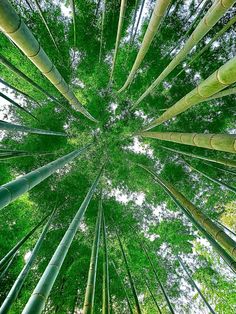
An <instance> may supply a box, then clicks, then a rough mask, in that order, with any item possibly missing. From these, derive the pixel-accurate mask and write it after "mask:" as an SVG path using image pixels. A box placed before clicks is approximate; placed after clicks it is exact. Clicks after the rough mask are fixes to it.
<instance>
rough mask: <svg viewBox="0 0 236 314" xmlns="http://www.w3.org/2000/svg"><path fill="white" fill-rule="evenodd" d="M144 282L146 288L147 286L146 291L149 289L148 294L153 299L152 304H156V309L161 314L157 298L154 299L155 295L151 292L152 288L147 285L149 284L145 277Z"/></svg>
mask: <svg viewBox="0 0 236 314" xmlns="http://www.w3.org/2000/svg"><path fill="white" fill-rule="evenodd" d="M145 284H146V286H147V288H148V291H149V293H150V295H151V297H152V300H153V302H154V304H155V305H156V308H157V310H158V313H159V314H162V312H161V309H160V307H159V305H158V303H157V300H156V298H155V296H154V294H153V292H152V289H151V287H150V286H149V284H148V282H147V279H145Z"/></svg>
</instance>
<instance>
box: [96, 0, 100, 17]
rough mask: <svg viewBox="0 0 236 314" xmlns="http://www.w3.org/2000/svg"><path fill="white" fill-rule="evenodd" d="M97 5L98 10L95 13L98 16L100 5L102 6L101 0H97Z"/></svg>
mask: <svg viewBox="0 0 236 314" xmlns="http://www.w3.org/2000/svg"><path fill="white" fill-rule="evenodd" d="M97 1H98V2H97V6H96V11H95V15H96V16H97V15H98V10H99V7H100V3H101V0H97Z"/></svg>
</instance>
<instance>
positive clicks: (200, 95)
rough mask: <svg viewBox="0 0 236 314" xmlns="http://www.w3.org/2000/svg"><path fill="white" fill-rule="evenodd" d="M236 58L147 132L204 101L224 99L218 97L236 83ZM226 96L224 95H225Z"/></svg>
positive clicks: (153, 124)
mask: <svg viewBox="0 0 236 314" xmlns="http://www.w3.org/2000/svg"><path fill="white" fill-rule="evenodd" d="M235 69H236V57H234V58H232V59H230V60H229V61H228V62H226V63H225V64H224V65H222V66H221V67H220V68H219V69H218V70H217V71H215V72H214V73H212V74H211V75H210V76H209V77H208V78H207V79H206V80H204V81H203V82H201V83H200V84H199V85H198V86H197V87H196V88H194V89H193V90H192V91H191V92H189V93H188V94H187V95H185V96H184V97H182V98H181V99H180V100H179V101H177V102H176V103H175V104H174V105H173V106H171V107H170V108H168V109H167V110H166V111H165V112H164V113H163V114H162V115H161V116H160V117H159V118H157V119H155V120H154V121H153V122H151V123H150V125H148V126H147V128H146V129H147V130H149V129H152V128H154V127H155V126H157V125H160V124H162V123H163V122H165V121H168V120H170V119H171V118H173V117H175V116H177V115H179V114H180V113H182V112H185V111H186V110H188V109H189V108H192V107H193V106H194V105H197V104H199V103H201V102H203V101H208V100H209V98H210V99H215V98H218V97H222V96H221V94H220V96H219V95H217V93H218V92H220V91H221V90H222V89H224V88H225V87H227V86H229V85H231V84H233V83H235V82H236V70H235ZM223 95H224V93H223ZM211 97H213V98H211Z"/></svg>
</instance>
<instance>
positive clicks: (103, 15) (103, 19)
mask: <svg viewBox="0 0 236 314" xmlns="http://www.w3.org/2000/svg"><path fill="white" fill-rule="evenodd" d="M105 14H106V0H104V5H103V10H102V23H101V38H100V49H99V63H101V59H102V48H103V31H104V21H105Z"/></svg>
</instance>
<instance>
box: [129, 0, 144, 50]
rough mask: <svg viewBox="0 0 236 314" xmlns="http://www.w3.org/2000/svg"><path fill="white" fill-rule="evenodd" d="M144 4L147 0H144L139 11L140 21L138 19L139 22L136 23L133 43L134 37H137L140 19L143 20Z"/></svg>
mask: <svg viewBox="0 0 236 314" xmlns="http://www.w3.org/2000/svg"><path fill="white" fill-rule="evenodd" d="M144 4H145V0H142V3H141V7H140V12H139V16H138V21H137V24H136V27H135V31H134V35H133V38H132V41H131V44H133V43H134V39H135V37H136V35H137V31H138V27H139V23H140V20H141V17H142V14H143V8H144Z"/></svg>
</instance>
